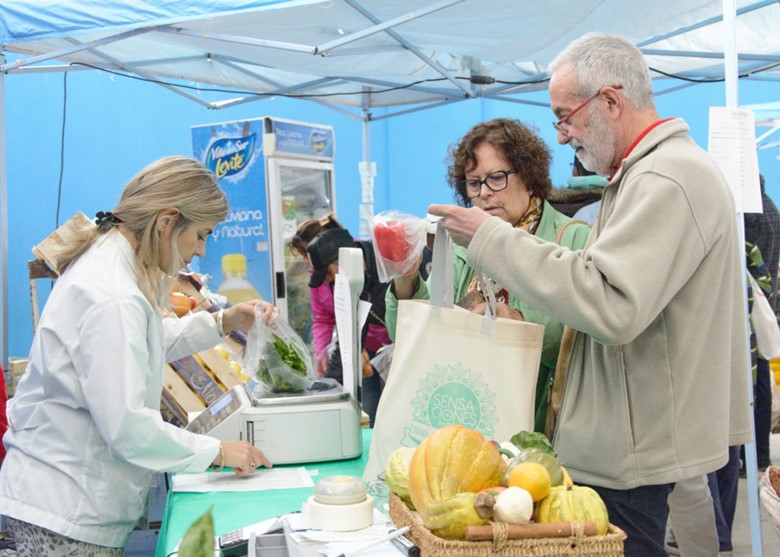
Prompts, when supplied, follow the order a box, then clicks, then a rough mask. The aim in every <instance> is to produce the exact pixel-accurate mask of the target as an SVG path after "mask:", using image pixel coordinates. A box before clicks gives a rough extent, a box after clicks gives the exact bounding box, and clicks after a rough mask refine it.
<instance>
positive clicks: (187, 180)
mask: <svg viewBox="0 0 780 557" xmlns="http://www.w3.org/2000/svg"><path fill="white" fill-rule="evenodd" d="M172 208H175V209H178V210H179V215H178V216H177V218H176V222H175V224H174V227H173V232H172V235H171V236H172V237H171V244H172V254H173V262H172V265H171V268H170V269H165V270H164V271H162V270H161V269H160V236H159V234H158V232H157V216H158V215H159V214H160V212H162V211H164V210H165V209H172ZM227 213H228V203H227V198H226V197H225V193H224V192H223V191H222V190H221V189H220V187H219V185H218V184H217V181H216V179H215V177H214V174H213V173H212V172H211V171H209V170H208V169H207V168H206V167H204V166H203V165H202V164H200V163H199V162H197V161H195V160H193V159H191V158H187V157H182V156H170V157H165V158H162V159H159V160H157V161H155V162H153V163H151V164H150V165H148V166H147V167H146V168H144V169H143V170H141V171H140V172H139V173H138V174H136V175H135V176H134V177H133V178H132V179H131V180H130V182H129V183H128V184H127V185H126V186H125V189H124V190H123V191H122V196H121V198H120V200H119V203H118V204H117V206H116V207H115V208H114V209H113V211H111V213H110V215H111V220H102V222H99V223H98V226H93V227H90V228H89V229H86V230H84V231H83V232H82V234H81V235H80V236H79V237H77V238H76V239H75V241H74V244H73V247H72V248H71V249H70V250H67V251H65V252H63V254H62V255H61V256H60V258H59V259H58V261H57V267H58V268H59V270H60V272H64V271H65V269H66V268H67V267H68V266H69V265H71V264H72V263H73V262H74V261H76V260H77V259H78V258H79V257H81V255H82V254H83V253H84V252H86V251H87V250H88V249H89V248H90V246H92V244H94V243H95V241H96V240H97V239H98V238H100V237H101V236H103V235H104V234H106V233H107V232H109V231H111V230H112V229H113V228H114V225H117V224H121V226H123V227H124V228H125V229H126V230H127V231H128V232H129V233H130V234H131V235H132V236H133V237H134V238H135V240H136V248H135V264H136V272H137V273H138V287H139V288H140V290H141V292H143V294H144V296H145V297H146V299H147V300H149V303H150V304H152V306H154V307H157V308H164V307H168V305H169V303H168V288H169V286H170V281H171V280H172V277H171V275H173V274H174V273H176V271H178V270H179V269H180V268H181V267H183V266H184V260H183V259H182V257H181V255H180V254H179V252H178V250H177V249H176V239H177V238H178V236H179V234H180V233H181V231H182V230H184V229H185V228H187V227H188V226H190V225H191V224H193V223H197V224H202V223H214V222H221V221H223V220H225V217H227Z"/></svg>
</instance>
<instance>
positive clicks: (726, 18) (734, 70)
mask: <svg viewBox="0 0 780 557" xmlns="http://www.w3.org/2000/svg"><path fill="white" fill-rule="evenodd" d="M736 18H737V9H736V5H735V1H734V0H723V63H724V68H723V73H724V76H725V78H726V108H738V107H739V73H738V70H739V60H738V56H737V28H736ZM737 227H738V229H739V237H740V241H741V245H740V247H741V249H742V250H743V252H744V249H745V247H744V246H745V220H744V215H743V213H742V212H738V213H737ZM744 259H745V258H744V255H743V257H742V260H743V261H744ZM743 264H744V263H743ZM746 273H747V270H745V272H744V273H742V281H743V287H742V291H743V292H746V291H747V275H746ZM747 315H748V313H747V300H745V316H746V318H747ZM746 332H747V333H748V334H749V331H746ZM746 342H747V344H748V362H749V361H750V339H749V338H748V339H746ZM748 369H750V365H748ZM745 380H746V382H747V388H748V389H749V391H748V392H749V393H750V400H753V378H752V376H751V374H749V373H748V374H747V376H746V378H745ZM751 410H753V404H752V403H751ZM752 413H753V412H751V414H752ZM754 430H755V427H754ZM754 439H755V437H754ZM743 464H744V466H745V470H746V475H747V487H748V488H747V494H748V514H749V517H750V545H751V547H752V549H753V556H754V557H763V555H764V544H763V540H762V537H761V509H760V508H759V503H758V478H757V470H758V464H757V462H756V444H755V441H754V442H753V443H749V444H747V445H745V462H744V463H743Z"/></svg>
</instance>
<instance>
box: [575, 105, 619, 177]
mask: <svg viewBox="0 0 780 557" xmlns="http://www.w3.org/2000/svg"><path fill="white" fill-rule="evenodd" d="M569 144H570V145H571V147H572V148H573V149H574V150H575V151H577V158H578V159H580V162H581V163H582V166H584V167H585V168H586V169H588V170H590V171H591V172H595V173H596V174H599V175H601V176H609V175H610V174H612V168H611V167H612V160H613V158H614V156H615V132H614V131H613V130H612V129H611V128H610V127H609V124H608V123H607V119H606V118H605V117H604V115H603V114H602V113H601V112H600V111H598V110H595V111H593V112H591V113H590V119H589V121H588V123H587V124H586V126H585V133H584V135H583V138H582V141H581V142H580V141H575V140H572V141H571V142H570V143H569Z"/></svg>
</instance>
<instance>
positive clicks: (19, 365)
mask: <svg viewBox="0 0 780 557" xmlns="http://www.w3.org/2000/svg"><path fill="white" fill-rule="evenodd" d="M26 369H27V358H19V357H14V356H11V357H9V358H8V369H6V370H5V389H6V391H7V392H8V398H11V397H12V396H14V394H16V385H17V383H19V379H21V378H22V375H24V372H25V370H26Z"/></svg>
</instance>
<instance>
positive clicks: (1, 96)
mask: <svg viewBox="0 0 780 557" xmlns="http://www.w3.org/2000/svg"><path fill="white" fill-rule="evenodd" d="M3 64H5V57H4V56H3V55H2V54H0V66H2V65H3ZM0 252H1V255H0V260H1V261H0V363H2V364H3V366H4V367H5V368H6V369H7V368H8V160H7V153H6V141H5V74H4V73H2V72H0ZM2 380H3V381H5V378H2Z"/></svg>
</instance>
